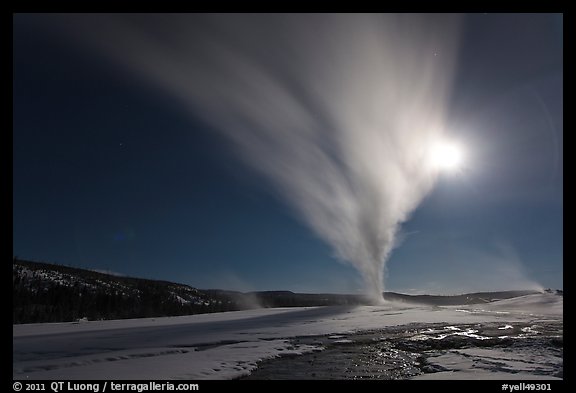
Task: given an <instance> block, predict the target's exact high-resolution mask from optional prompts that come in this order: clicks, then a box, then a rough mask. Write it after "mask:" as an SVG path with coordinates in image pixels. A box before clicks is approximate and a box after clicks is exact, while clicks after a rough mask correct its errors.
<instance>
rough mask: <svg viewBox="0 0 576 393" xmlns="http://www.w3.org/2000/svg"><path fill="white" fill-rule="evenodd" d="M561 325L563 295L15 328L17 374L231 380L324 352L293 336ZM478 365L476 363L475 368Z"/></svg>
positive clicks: (462, 356)
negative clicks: (282, 360)
mask: <svg viewBox="0 0 576 393" xmlns="http://www.w3.org/2000/svg"><path fill="white" fill-rule="evenodd" d="M562 321H563V297H562V296H557V295H553V294H548V293H543V294H535V295H528V296H523V297H518V298H513V299H507V300H501V301H496V302H492V303H487V304H482V305H472V306H449V307H432V306H414V305H406V304H398V303H394V304H388V305H385V306H363V307H309V308H282V309H257V310H249V311H237V312H226V313H218V314H202V315H192V316H184V317H168V318H147V319H132V320H116V321H89V322H80V323H50V324H30V325H14V326H13V345H14V347H13V377H14V379H20V380H23V379H108V380H110V379H192V380H194V379H232V378H237V377H241V376H243V375H247V374H249V373H250V372H251V371H253V370H254V369H256V367H257V363H258V362H259V361H261V360H264V359H270V358H275V357H278V356H279V355H286V354H304V353H310V352H318V351H321V350H322V349H323V348H322V347H321V346H318V345H314V343H313V342H310V343H304V344H302V343H300V344H299V343H298V342H296V341H294V340H291V338H294V337H303V336H324V337H326V336H328V338H330V335H338V336H337V337H342V336H344V337H345V338H344V339H341V341H342V342H343V343H346V340H347V339H349V338H350V337H352V335H353V334H357V333H361V332H365V331H370V330H376V329H382V328H385V327H393V326H401V325H408V324H428V325H430V324H439V323H444V324H451V325H465V324H477V323H478V324H479V323H482V324H486V323H490V324H492V325H493V326H495V327H497V329H501V330H502V332H505V331H506V330H507V329H512V327H513V326H514V325H515V324H523V325H522V326H528V325H527V324H531V323H547V322H553V323H560V324H561V323H562ZM411 326H414V325H411ZM448 328H451V329H453V330H457V331H458V329H457V328H452V327H450V326H448ZM523 329H528V330H523V331H526V332H528V331H529V330H530V329H529V328H523ZM430 331H432V330H430ZM536 333H537V332H536ZM459 334H460V333H459ZM462 334H465V332H464V333H462ZM472 334H473V333H470V335H472ZM337 337H336V336H335V337H334V338H337ZM539 356H540V358H539ZM543 357H545V356H542V355H539V354H538V351H534V353H533V354H532V355H530V356H528V358H527V356H526V354H520V355H519V354H518V353H515V352H513V351H508V350H502V349H500V350H498V349H494V348H467V349H459V350H450V351H445V352H444V353H442V355H441V356H436V357H434V358H433V359H432V361H433V363H435V364H436V365H439V366H441V367H440V368H439V370H440V371H439V372H434V373H428V374H421V375H419V376H416V377H415V378H416V379H422V378H433V379H474V378H476V379H495V378H496V379H499V378H506V379H511V378H516V379H534V378H545V379H554V377H551V376H544V375H538V374H537V373H536V374H534V373H530V371H531V367H537V366H538V365H539V364H546V363H554V362H556V363H558V362H560V365H561V362H562V358H561V355H560V357H550V356H547V357H545V358H543ZM475 359H477V362H479V363H478V364H475V363H474V360H475ZM486 359H489V361H490V362H496V363H498V364H499V365H504V366H500V369H504V370H510V369H512V370H514V372H513V374H510V373H509V372H503V371H499V370H498V369H490V368H482V367H479V364H480V363H482V362H486ZM480 365H481V364H480Z"/></svg>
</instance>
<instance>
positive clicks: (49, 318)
mask: <svg viewBox="0 0 576 393" xmlns="http://www.w3.org/2000/svg"><path fill="white" fill-rule="evenodd" d="M12 276H13V280H12V287H13V308H12V310H13V314H12V315H13V323H15V324H20V323H37V322H71V321H82V320H85V319H88V320H97V319H125V318H145V317H161V316H177V315H190V314H200V313H210V312H222V311H236V310H243V309H250V308H258V307H312V306H337V305H338V306H341V305H349V306H355V305H364V304H366V299H365V298H364V297H363V296H361V295H345V294H307V293H294V292H291V291H261V292H248V293H242V292H237V291H226V290H220V289H197V288H193V287H191V286H189V285H185V284H178V283H173V282H169V281H160V280H150V279H143V278H134V277H126V276H119V275H115V274H109V273H102V272H97V271H94V270H87V269H80V268H75V267H69V266H63V265H58V264H51V263H44V262H33V261H26V260H22V259H17V258H14V260H13V265H12ZM537 292H538V291H502V292H478V293H470V294H463V295H457V296H435V295H405V294H400V293H395V292H385V293H384V299H385V300H388V301H398V302H407V303H417V304H424V305H435V306H448V305H458V304H478V303H488V302H491V301H495V300H502V299H509V298H513V297H518V296H524V295H529V294H533V293H537Z"/></svg>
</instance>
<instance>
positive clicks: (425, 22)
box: [59, 14, 457, 302]
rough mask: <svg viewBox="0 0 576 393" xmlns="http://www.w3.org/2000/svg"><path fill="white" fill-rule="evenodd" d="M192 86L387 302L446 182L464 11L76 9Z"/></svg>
mask: <svg viewBox="0 0 576 393" xmlns="http://www.w3.org/2000/svg"><path fill="white" fill-rule="evenodd" d="M59 19H60V23H61V26H63V27H64V29H65V30H67V31H68V34H70V31H73V32H74V35H75V36H76V37H78V38H79V39H80V40H81V42H83V43H84V44H86V43H87V42H90V43H91V45H92V44H97V45H98V46H100V47H101V48H102V49H103V53H105V54H107V55H108V56H111V57H112V58H113V59H114V60H115V61H119V62H121V63H123V64H124V65H125V66H127V67H129V69H130V70H133V71H136V72H137V73H138V74H139V75H140V76H141V77H144V78H146V79H148V80H149V81H151V82H153V83H155V84H157V85H158V86H160V87H161V88H163V89H166V90H167V91H168V92H170V93H171V94H174V95H176V96H177V97H179V98H180V99H181V100H182V102H183V103H184V104H185V105H187V106H188V107H189V108H190V110H191V111H192V112H193V113H194V115H196V116H201V117H202V118H203V119H204V120H205V121H207V122H209V123H211V124H213V125H214V126H215V128H217V129H218V130H220V131H221V132H222V133H223V134H224V135H226V136H228V137H229V138H230V140H231V141H232V142H233V143H234V144H235V145H237V148H238V151H239V152H240V154H241V155H242V156H243V157H244V158H245V160H246V161H247V162H248V163H249V164H250V165H251V166H252V167H253V168H255V169H256V170H257V171H259V172H260V173H262V174H263V175H265V177H266V178H268V179H269V180H270V181H271V183H272V184H274V185H275V186H276V187H277V188H278V189H279V191H280V193H281V195H283V196H284V197H285V199H286V201H287V202H288V203H289V204H290V205H291V206H292V207H293V208H294V209H295V210H296V211H297V212H298V213H299V214H300V216H301V217H302V218H303V219H304V220H305V222H306V223H308V224H309V226H310V227H311V228H312V229H313V230H314V231H315V232H316V233H317V234H318V235H319V236H320V237H321V238H322V239H324V240H325V241H326V242H328V243H329V244H330V245H331V246H332V247H333V249H334V251H335V253H336V255H337V256H338V258H339V259H341V260H342V261H344V262H347V263H350V264H352V265H353V266H354V267H355V268H356V269H358V271H359V272H360V273H361V275H362V277H363V278H364V281H365V282H366V290H367V293H368V294H369V295H370V297H371V299H372V300H373V301H375V302H380V301H381V300H382V296H381V294H382V292H383V289H384V288H383V282H384V267H385V261H386V260H387V258H388V256H389V254H390V252H391V250H392V249H393V247H394V245H395V238H396V235H397V232H398V231H399V226H400V224H401V223H402V222H404V221H406V220H407V219H408V218H409V216H410V214H411V212H412V211H413V210H414V209H415V208H416V207H417V206H418V204H419V203H420V202H421V200H422V199H423V198H424V197H425V195H426V194H427V192H428V191H429V190H430V189H431V187H432V186H433V184H434V180H435V174H434V171H433V170H431V169H430V168H429V167H428V165H427V163H426V160H425V159H424V158H425V155H426V149H427V146H429V145H430V144H431V143H433V141H434V140H436V139H437V138H438V137H439V136H440V135H441V134H442V132H443V119H444V116H445V105H446V102H447V95H448V93H449V87H450V77H451V75H452V73H453V68H452V67H453V60H454V55H455V53H454V52H455V44H456V42H455V41H456V40H455V33H456V28H457V20H456V19H457V17H454V16H452V15H432V16H430V15H426V16H423V15H417V14H409V15H396V14H386V15H374V14H368V15H366V14H299V15H293V14H274V15H263V14H258V15H247V14H241V15H227V14H217V15H213V14H202V15H187V14H178V15H170V14H162V15H95V16H94V15H63V16H60V17H59Z"/></svg>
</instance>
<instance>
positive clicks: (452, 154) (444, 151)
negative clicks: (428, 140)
mask: <svg viewBox="0 0 576 393" xmlns="http://www.w3.org/2000/svg"><path fill="white" fill-rule="evenodd" d="M462 161H463V154H462V148H461V147H460V146H459V145H458V144H456V143H454V142H440V143H436V144H435V145H434V146H432V148H431V150H430V163H431V165H432V167H433V168H435V169H439V170H446V171H454V170H458V169H460V167H461V165H462Z"/></svg>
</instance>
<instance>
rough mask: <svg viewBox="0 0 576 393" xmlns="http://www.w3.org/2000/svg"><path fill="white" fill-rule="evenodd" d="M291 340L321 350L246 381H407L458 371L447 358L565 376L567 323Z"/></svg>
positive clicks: (438, 327)
mask: <svg viewBox="0 0 576 393" xmlns="http://www.w3.org/2000/svg"><path fill="white" fill-rule="evenodd" d="M291 342H292V343H293V344H294V345H302V344H307V345H313V346H315V347H316V350H315V351H314V352H312V353H307V354H303V355H291V356H280V357H278V358H275V359H270V360H266V361H263V362H261V363H259V366H258V368H257V369H256V370H255V371H253V372H252V374H251V375H249V376H247V377H243V378H242V379H381V380H386V379H407V378H411V377H414V376H418V375H421V374H424V373H436V372H440V371H454V370H451V369H450V367H447V366H445V365H442V361H440V362H439V361H438V360H439V359H443V357H444V358H445V357H446V355H447V356H451V358H450V359H452V358H454V357H455V358H456V359H459V357H460V358H462V359H463V362H464V363H466V362H468V363H470V364H471V366H470V367H477V368H478V369H481V370H485V371H488V372H491V371H498V372H507V373H511V374H513V373H518V372H525V373H526V372H527V373H530V374H536V375H541V376H554V377H560V378H562V373H563V371H562V369H563V362H562V357H563V324H562V322H559V321H533V322H527V323H516V322H515V323H484V324H463V325H450V324H428V325H424V324H411V325H403V326H397V327H389V328H385V329H379V330H374V331H366V332H362V333H357V334H350V335H331V336H317V337H299V338H295V339H292V340H291ZM478 348H482V349H488V350H489V351H477V350H475V349H478ZM444 363H446V361H444ZM456 371H457V370H456Z"/></svg>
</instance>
